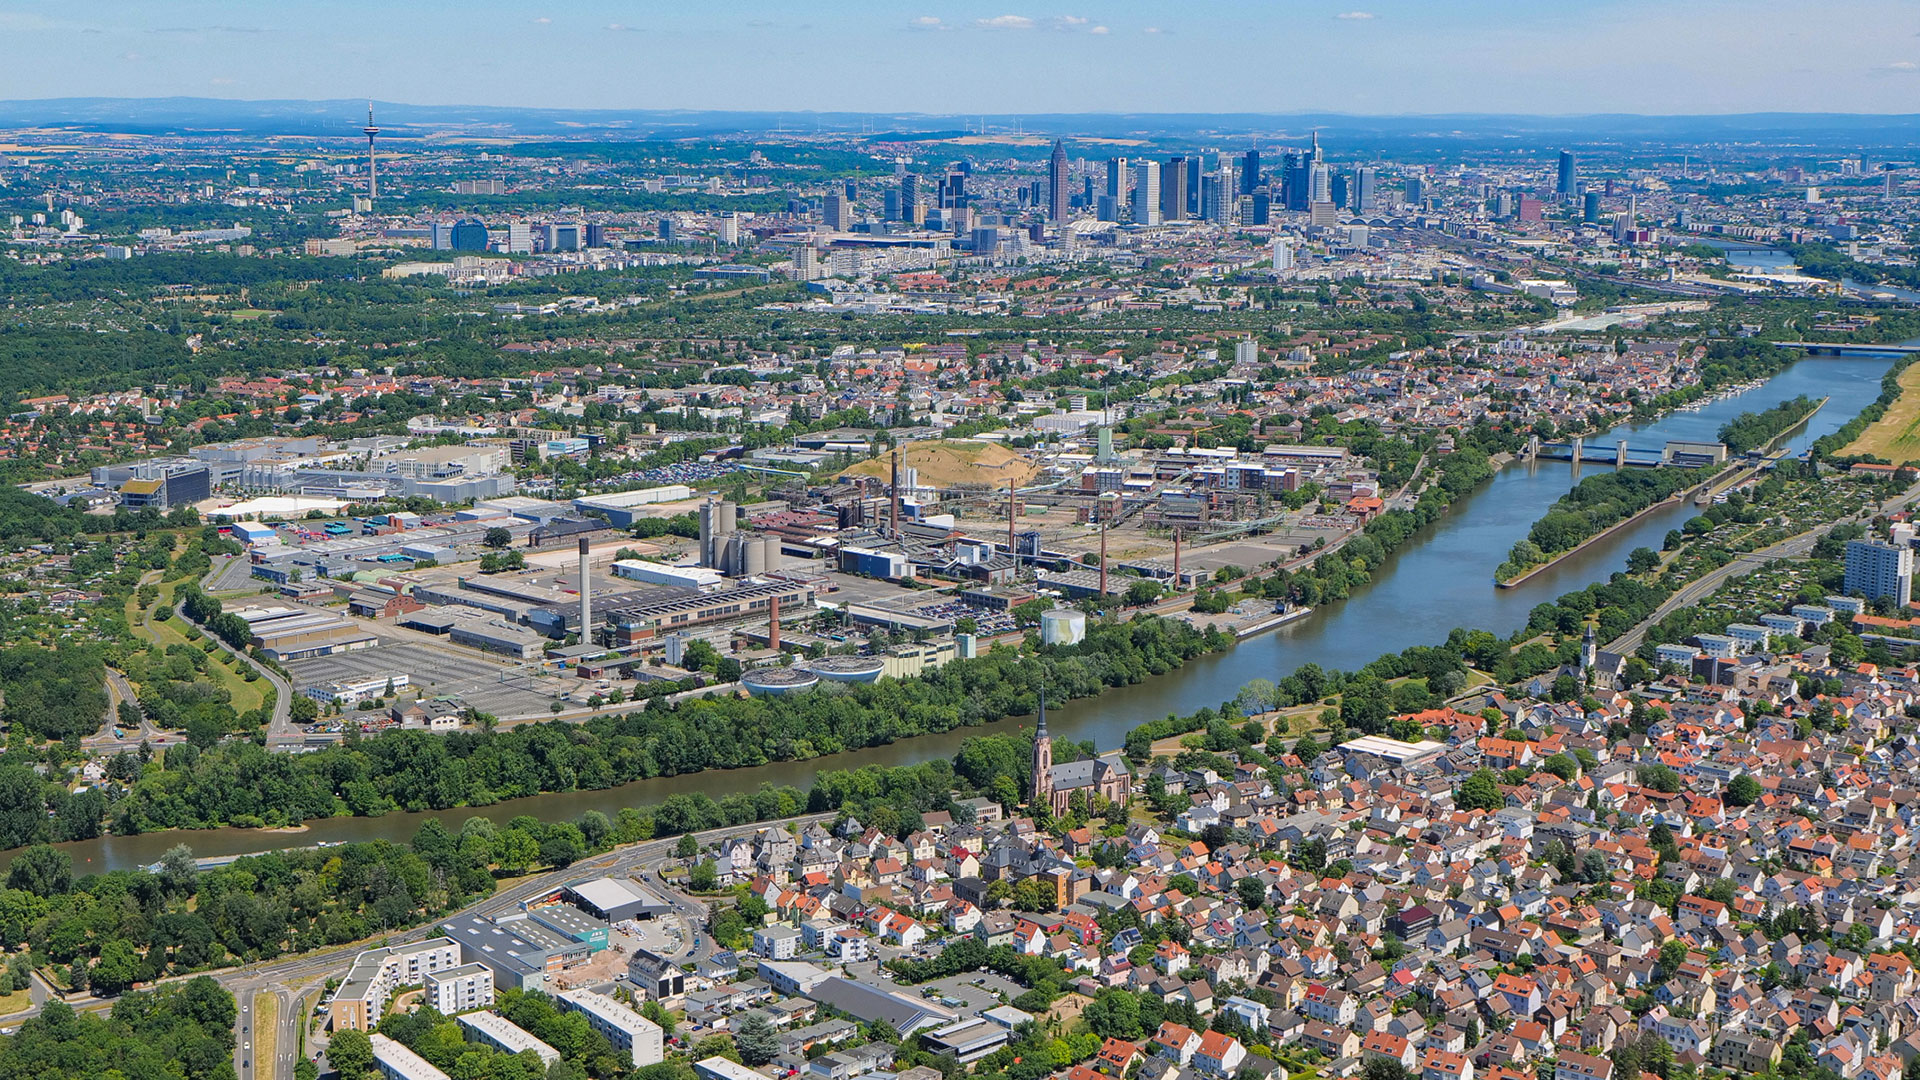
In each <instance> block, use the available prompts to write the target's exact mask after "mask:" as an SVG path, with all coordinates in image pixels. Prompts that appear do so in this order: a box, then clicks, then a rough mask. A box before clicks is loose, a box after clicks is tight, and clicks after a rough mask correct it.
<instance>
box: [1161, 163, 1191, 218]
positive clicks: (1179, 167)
mask: <svg viewBox="0 0 1920 1080" xmlns="http://www.w3.org/2000/svg"><path fill="white" fill-rule="evenodd" d="M1186 217H1187V159H1186V158H1183V157H1174V158H1169V159H1168V160H1167V162H1166V163H1165V164H1164V165H1162V166H1160V220H1161V221H1184V220H1186Z"/></svg>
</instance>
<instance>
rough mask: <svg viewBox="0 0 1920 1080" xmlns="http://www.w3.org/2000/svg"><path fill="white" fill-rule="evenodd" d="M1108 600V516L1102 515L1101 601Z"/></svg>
mask: <svg viewBox="0 0 1920 1080" xmlns="http://www.w3.org/2000/svg"><path fill="white" fill-rule="evenodd" d="M1106 598H1107V515H1106V514H1104V513H1103V514H1101V515H1100V599H1101V600H1105V599H1106Z"/></svg>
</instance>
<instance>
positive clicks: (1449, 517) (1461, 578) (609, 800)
mask: <svg viewBox="0 0 1920 1080" xmlns="http://www.w3.org/2000/svg"><path fill="white" fill-rule="evenodd" d="M1917 343H1920V342H1917ZM1889 363H1890V360H1889V359H1888V358H1883V357H1813V358H1808V359H1804V360H1801V361H1800V362H1798V363H1796V364H1794V365H1793V366H1792V367H1789V368H1787V369H1786V370H1785V371H1783V372H1781V373H1780V374H1779V375H1778V376H1776V377H1774V378H1773V379H1772V380H1771V381H1769V382H1768V383H1767V384H1766V385H1764V386H1761V387H1758V388H1755V389H1753V390H1749V391H1747V392H1746V393H1744V394H1740V395H1738V396H1737V397H1733V398H1728V399H1726V400H1722V401H1717V402H1714V403H1712V404H1710V405H1707V406H1706V407H1705V408H1703V409H1702V410H1700V411H1698V412H1680V413H1674V414H1672V415H1669V416H1667V417H1665V418H1664V419H1661V420H1658V421H1655V422H1652V423H1647V424H1637V425H1636V424H1623V425H1621V426H1620V427H1618V428H1615V429H1614V430H1612V431H1609V432H1607V433H1606V434H1604V435H1599V436H1593V437H1589V438H1588V440H1587V444H1588V445H1589V446H1601V447H1612V446H1613V445H1614V442H1615V440H1616V439H1622V438H1624V439H1626V440H1627V443H1628V445H1629V446H1634V447H1652V448H1658V447H1661V446H1663V445H1664V444H1665V443H1666V442H1667V441H1668V440H1684V441H1695V442H1712V441H1715V440H1716V438H1717V432H1718V431H1719V429H1720V426H1721V425H1722V424H1724V423H1726V422H1727V421H1728V420H1729V419H1731V418H1733V417H1734V416H1736V415H1738V414H1739V413H1742V412H1748V411H1756V410H1761V409H1766V408H1768V407H1770V406H1772V405H1775V404H1778V403H1779V402H1781V401H1785V400H1787V399H1789V398H1792V397H1795V396H1797V395H1800V394H1805V395H1806V396H1808V397H1810V398H1814V399H1818V398H1820V397H1823V396H1826V397H1829V398H1830V399H1831V400H1829V401H1828V402H1827V405H1826V407H1825V408H1823V409H1821V410H1820V412H1819V413H1818V414H1817V415H1815V416H1814V418H1813V419H1812V420H1811V421H1810V422H1809V423H1807V424H1806V425H1805V426H1804V427H1803V428H1801V429H1800V430H1798V431H1796V432H1795V433H1794V434H1793V436H1792V437H1791V438H1790V439H1789V440H1788V441H1787V443H1786V445H1787V446H1788V447H1789V448H1790V449H1792V450H1794V451H1796V452H1797V451H1800V450H1804V449H1805V448H1806V447H1807V445H1808V444H1809V443H1811V442H1812V441H1813V440H1814V439H1817V438H1819V437H1820V436H1822V435H1825V434H1827V433H1829V432H1831V431H1833V430H1835V429H1837V428H1839V427H1840V426H1841V425H1842V424H1845V423H1846V422H1847V421H1848V420H1850V419H1852V418H1853V416H1854V415H1855V414H1856V413H1858V412H1859V411H1860V410H1861V409H1862V408H1864V407H1865V406H1866V405H1868V404H1870V403H1871V402H1872V401H1873V400H1874V399H1875V398H1876V397H1878V396H1879V393H1880V380H1881V378H1882V376H1884V375H1885V373H1886V370H1887V367H1888V364H1889ZM1596 470H1599V471H1607V470H1610V466H1596V465H1592V464H1588V465H1584V466H1580V467H1576V466H1574V465H1573V464H1572V463H1570V462H1552V461H1549V462H1535V463H1531V464H1516V465H1512V466H1509V467H1507V468H1506V469H1503V470H1501V471H1500V473H1499V474H1498V475H1496V476H1495V477H1494V479H1493V480H1492V481H1491V482H1490V483H1488V484H1487V485H1485V486H1484V487H1482V488H1480V489H1479V490H1478V491H1476V492H1474V493H1473V494H1471V495H1469V496H1467V497H1466V498H1464V499H1462V500H1460V501H1459V502H1458V503H1456V504H1455V505H1454V507H1453V508H1452V509H1451V511H1450V512H1449V513H1447V514H1446V515H1445V516H1443V517H1442V518H1441V519H1440V520H1439V521H1437V522H1435V523H1434V524H1432V525H1430V526H1428V527H1427V528H1426V529H1425V530H1423V531H1422V532H1421V533H1420V534H1418V535H1416V536H1415V537H1414V538H1412V539H1410V540H1409V541H1408V542H1407V543H1406V544H1405V545H1403V546H1402V547H1401V548H1400V550H1399V552H1397V553H1396V554H1395V555H1394V556H1393V557H1392V558H1391V559H1389V560H1388V562H1387V564H1386V565H1385V566H1384V567H1382V568H1381V569H1380V570H1379V572H1378V573H1376V575H1375V576H1374V579H1373V581H1371V582H1370V583H1368V584H1367V585H1365V586H1363V587H1362V588H1361V589H1359V590H1358V591H1356V592H1355V593H1354V594H1353V595H1352V596H1351V597H1349V598H1348V599H1347V600H1345V601H1340V602H1335V603H1332V604H1329V605H1326V606H1324V607H1322V608H1320V609H1318V610H1316V611H1314V612H1313V613H1312V614H1310V615H1308V616H1306V617H1304V618H1302V619H1298V620H1296V621H1294V622H1292V623H1289V624H1287V625H1286V626H1283V627H1281V628H1279V629H1278V630H1276V631H1273V632H1270V633H1267V634H1262V635H1260V636H1257V637H1253V638H1249V639H1247V640H1245V641H1242V642H1241V643H1240V644H1239V645H1237V646H1236V647H1234V648H1232V649H1230V650H1228V651H1227V652H1225V653H1220V654H1216V655H1212V656H1208V657H1204V658H1202V659H1200V660H1198V661H1195V662H1193V663H1190V664H1188V665H1186V666H1185V667H1183V668H1181V669H1180V670H1178V671H1175V672H1173V673H1171V674H1168V675H1165V676H1162V677H1160V678H1158V679H1154V680H1151V681H1149V682H1147V683H1144V684H1141V685H1139V686H1130V687H1127V688H1126V689H1125V690H1124V691H1122V692H1117V693H1110V694H1105V695H1102V696H1100V697H1096V698H1087V699H1083V700H1080V701H1075V702H1070V703H1068V704H1066V705H1064V706H1061V707H1059V708H1058V709H1057V710H1055V711H1051V712H1050V713H1049V714H1048V726H1049V728H1050V729H1051V730H1052V731H1053V733H1054V734H1055V735H1057V736H1060V737H1062V738H1069V739H1076V740H1086V739H1092V740H1093V741H1094V742H1096V743H1097V744H1098V745H1099V746H1100V747H1101V748H1103V749H1105V748H1112V747H1117V746H1119V745H1120V743H1121V741H1122V739H1123V738H1124V737H1125V734H1126V732H1127V731H1128V730H1129V729H1130V728H1133V727H1134V726H1136V725H1138V724H1140V723H1142V722H1144V721H1146V720H1150V719H1154V718H1156V717H1161V716H1165V715H1167V714H1168V713H1180V714H1185V713H1189V712H1192V711H1194V710H1196V709H1199V708H1200V707H1201V706H1203V705H1218V704H1220V703H1221V702H1222V701H1226V700H1228V699H1231V698H1232V697H1233V696H1234V694H1236V693H1237V692H1238V690H1239V687H1240V686H1241V685H1242V684H1244V683H1245V682H1247V681H1248V680H1250V679H1255V678H1267V679H1274V680H1278V679H1280V678H1281V677H1283V676H1285V675H1286V674H1287V673H1289V672H1291V671H1292V670H1294V669H1295V668H1297V667H1299V666H1300V665H1302V664H1305V663H1307V662H1309V661H1311V662H1313V663H1316V664H1319V665H1321V666H1322V667H1325V668H1342V669H1347V670H1352V669H1354V668H1358V667H1360V666H1362V665H1364V664H1366V663H1367V662H1368V661H1370V660H1372V659H1374V658H1375V657H1377V656H1380V655H1381V654H1383V653H1388V652H1397V651H1399V650H1401V649H1404V648H1406V647H1408V646H1410V645H1419V644H1434V643H1438V642H1440V641H1443V640H1445V638H1446V636H1447V633H1448V632H1449V631H1450V630H1452V629H1453V628H1454V627H1456V626H1466V627H1476V628H1481V629H1486V630H1491V631H1493V632H1494V633H1497V634H1502V635H1504V634H1508V633H1511V632H1513V631H1514V630H1517V629H1519V628H1520V627H1521V626H1523V625H1525V623H1526V620H1527V613H1528V612H1529V611H1531V610H1532V609H1533V607H1534V606H1535V605H1537V604H1540V603H1542V602H1545V601H1548V600H1552V599H1553V598H1554V597H1556V596H1559V595H1560V594H1562V593H1565V592H1568V591H1571V590H1573V589H1578V588H1581V587H1583V586H1585V585H1587V584H1589V583H1591V582H1594V581H1600V580H1605V579H1606V578H1607V577H1608V576H1609V575H1611V574H1612V573H1614V572H1615V571H1617V570H1621V569H1624V568H1625V566H1626V557H1627V553H1628V552H1629V551H1632V550H1633V549H1634V548H1636V547H1643V546H1644V547H1650V548H1654V549H1656V550H1658V548H1659V547H1660V544H1661V541H1662V540H1663V539H1664V538H1665V536H1666V534H1667V530H1669V529H1676V528H1679V527H1680V525H1681V524H1682V523H1683V522H1684V521H1686V519H1687V518H1689V517H1691V516H1693V514H1694V509H1693V507H1692V506H1691V504H1684V505H1676V506H1672V507H1668V508H1665V509H1662V510H1660V511H1658V512H1656V513H1653V514H1650V515H1648V516H1647V517H1645V518H1642V519H1641V520H1640V521H1639V522H1637V523H1636V524H1635V525H1633V526H1632V527H1631V528H1628V529H1623V530H1621V531H1620V532H1618V533H1614V534H1612V535H1611V536H1609V537H1607V538H1606V539H1604V540H1602V541H1601V542H1599V543H1596V544H1594V545H1592V546H1590V547H1588V548H1586V549H1585V550H1583V551H1581V552H1580V553H1579V554H1577V555H1574V556H1572V557H1570V558H1568V559H1565V560H1563V561H1562V562H1560V563H1558V564H1556V565H1554V566H1553V567H1551V568H1550V569H1548V570H1546V571H1544V572H1542V573H1539V574H1536V575H1534V576H1533V577H1531V578H1529V579H1527V581H1526V582H1525V583H1523V584H1522V585H1520V586H1519V587H1518V588H1513V589H1496V588H1495V587H1494V585H1493V573H1494V569H1495V568H1496V567H1498V566H1499V565H1500V563H1501V562H1502V561H1503V560H1504V559H1505V558H1506V556H1507V551H1508V550H1509V549H1511V548H1512V547H1513V545H1514V543H1515V542H1516V541H1518V540H1520V539H1521V538H1522V537H1524V536H1526V534H1527V530H1528V529H1530V528H1531V527H1532V526H1533V523H1534V521H1536V520H1538V519H1539V517H1540V516H1541V515H1542V514H1543V513H1545V512H1546V509H1547V507H1549V506H1550V505H1552V503H1553V501H1554V500H1555V499H1557V498H1559V497H1560V496H1561V494H1563V493H1564V492H1565V491H1566V490H1567V489H1568V488H1569V487H1570V486H1571V485H1572V484H1573V483H1574V482H1575V481H1576V480H1577V479H1578V478H1579V477H1580V476H1581V475H1584V474H1585V473H1588V472H1592V471H1596ZM1022 722H1023V720H1022V718H1015V719H1010V720H1005V721H1002V722H1000V723H997V724H993V725H988V726H986V727H979V728H966V729H963V730H960V731H955V732H948V733H946V734H943V735H928V736H922V737H920V738H915V739H907V740H903V741H901V742H897V743H893V744H890V745H887V746H878V747H872V748H869V749H865V750H858V751H852V752H849V753H845V754H838V755H834V756H832V757H823V758H816V759H813V760H811V761H796V762H782V763H779V764H774V765H766V766H761V767H758V768H751V769H738V770H733V771H729V772H709V773H696V774H690V775H686V776H677V777H662V778H658V779H653V780H642V781H638V782H636V783H632V784H627V785H625V786H623V787H619V788H614V789H612V790H608V791H586V792H565V793H559V794H552V795H538V796H533V797H531V798H526V799H516V800H511V801H507V802H500V803H496V804H494V805H493V806H489V807H481V808H473V809H466V808H462V809H454V810H446V811H437V812H433V813H427V814H389V815H387V816H385V817H380V818H327V819H322V820H317V821H313V822H309V823H308V827H307V828H306V829H304V830H300V831H295V832H261V831H258V830H243V829H210V830H198V831H184V832H168V833H149V834H146V835H142V836H130V837H106V838H102V839H99V840H89V841H83V842H79V843H73V844H66V845H62V846H63V847H64V848H65V849H66V850H68V851H69V852H70V853H71V854H72V855H73V861H74V868H75V870H76V871H78V872H80V873H82V874H85V873H94V872H99V871H104V870H113V869H120V868H125V867H131V866H140V865H146V864H149V863H152V862H155V861H157V860H158V859H159V858H160V856H161V855H162V854H163V853H164V852H165V851H166V850H167V849H168V848H170V847H172V846H173V845H175V844H179V843H186V844H188V845H189V846H191V847H192V848H193V850H194V852H195V854H197V855H201V856H222V855H235V854H244V853H250V852H258V851H264V850H270V849H274V848H280V847H294V846H304V845H311V844H315V843H322V842H324V843H342V842H350V841H357V840H373V839H389V840H395V841H405V840H408V839H410V838H411V837H412V836H413V834H414V832H415V830H417V829H418V828H419V827H420V825H421V823H422V822H423V821H424V820H425V819H426V818H428V817H438V818H440V819H441V820H442V821H443V822H445V823H446V825H447V827H448V828H450V829H454V830H456V831H457V830H458V829H459V827H460V824H461V822H464V821H465V820H466V819H467V818H469V817H473V816H476V815H484V816H487V817H490V818H493V819H494V820H495V821H502V822H504V821H505V820H507V819H508V818H510V817H513V816H515V815H518V814H532V815H535V816H537V817H540V818H543V819H547V820H560V819H567V818H572V817H576V816H578V815H579V814H581V813H583V812H584V811H586V810H589V809H598V810H602V811H605V812H606V813H608V814H609V815H611V814H612V813H613V812H614V811H615V810H617V809H619V808H620V807H623V806H638V805H644V804H648V803H656V802H659V801H661V800H663V799H665V798H666V797H667V796H669V795H673V794H677V793H680V792H701V791H704V792H707V793H708V794H710V795H714V796H716V797H717V796H720V795H724V794H726V793H728V792H734V791H752V790H754V789H757V788H758V787H760V786H761V785H762V784H769V783H770V784H792V785H794V786H795V787H799V788H802V789H805V788H807V787H808V786H809V785H810V784H811V783H812V781H813V777H814V775H815V774H816V773H818V772H820V771H823V770H830V769H847V768H857V767H859V766H863V765H906V764H913V763H916V762H921V761H928V760H931V759H933V758H936V757H950V756H952V755H953V753H954V752H955V750H956V749H958V747H959V744H960V742H961V740H963V739H965V738H967V737H969V736H972V735H978V734H985V733H990V732H998V731H1014V730H1017V729H1018V727H1019V726H1020V725H1021V723H1022ZM4 858H5V856H4V855H0V859H4Z"/></svg>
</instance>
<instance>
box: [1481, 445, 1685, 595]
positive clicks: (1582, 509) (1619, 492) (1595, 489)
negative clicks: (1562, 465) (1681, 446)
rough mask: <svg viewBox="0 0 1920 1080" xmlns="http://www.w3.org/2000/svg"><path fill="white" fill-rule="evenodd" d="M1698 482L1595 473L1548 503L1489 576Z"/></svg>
mask: <svg viewBox="0 0 1920 1080" xmlns="http://www.w3.org/2000/svg"><path fill="white" fill-rule="evenodd" d="M1698 479H1699V476H1698V474H1697V473H1696V472H1695V470H1692V469H1631V470H1629V469H1620V470H1617V471H1615V472H1604V473H1595V474H1594V475H1592V476H1589V477H1587V478H1586V479H1584V480H1582V481H1580V482H1579V483H1578V484H1575V485H1574V486H1573V488H1572V490H1570V491H1568V492H1567V493H1566V494H1565V495H1562V496H1560V497H1559V498H1558V499H1556V500H1554V503H1553V505H1552V506H1551V507H1549V508H1548V509H1547V512H1546V514H1545V515H1543V516H1542V517H1541V518H1540V520H1539V521H1536V522H1534V523H1533V528H1532V529H1529V530H1528V531H1527V538H1526V539H1524V540H1522V541H1520V542H1519V543H1517V544H1515V545H1514V546H1513V550H1512V551H1511V552H1509V553H1508V555H1507V561H1506V562H1503V563H1501V564H1500V569H1499V570H1497V571H1495V575H1496V576H1497V577H1499V578H1501V579H1503V580H1504V579H1506V578H1510V577H1512V576H1514V575H1516V574H1519V573H1521V572H1523V571H1525V570H1526V569H1528V568H1529V567H1532V566H1537V565H1539V564H1540V563H1543V562H1545V561H1547V560H1548V559H1550V558H1552V557H1553V556H1555V555H1558V554H1560V553H1561V552H1564V551H1570V550H1572V549H1573V548H1575V547H1578V546H1579V545H1581V544H1582V543H1585V542H1586V541H1587V540H1589V539H1592V538H1593V537H1594V536H1595V535H1597V534H1599V533H1601V532H1603V531H1605V530H1606V529H1608V528H1610V527H1612V526H1614V525H1617V524H1619V523H1620V522H1622V521H1625V520H1627V519H1628V518H1630V517H1632V516H1633V515H1635V514H1637V513H1639V512H1641V511H1642V510H1645V509H1646V508H1647V507H1649V506H1652V505H1654V504H1655V503H1658V502H1660V501H1661V500H1663V499H1667V498H1671V497H1672V496H1673V494H1674V493H1675V492H1678V491H1680V490H1682V489H1683V488H1685V487H1687V486H1688V485H1689V484H1692V483H1694V482H1695V481H1697V480H1698Z"/></svg>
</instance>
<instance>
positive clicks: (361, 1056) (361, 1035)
mask: <svg viewBox="0 0 1920 1080" xmlns="http://www.w3.org/2000/svg"><path fill="white" fill-rule="evenodd" d="M327 1061H328V1062H329V1063H330V1064H332V1065H333V1067H334V1068H335V1069H338V1070H339V1071H340V1080H361V1078H362V1077H364V1076H366V1075H367V1074H369V1073H371V1072H372V1071H373V1041H372V1040H371V1039H368V1038H367V1033H366V1032H364V1031H360V1030H358V1029H356V1028H348V1029H347V1030H345V1031H339V1032H335V1033H334V1036H333V1039H332V1041H330V1042H329V1043H327Z"/></svg>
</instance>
